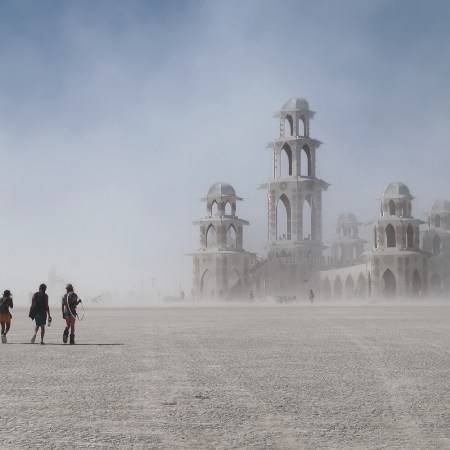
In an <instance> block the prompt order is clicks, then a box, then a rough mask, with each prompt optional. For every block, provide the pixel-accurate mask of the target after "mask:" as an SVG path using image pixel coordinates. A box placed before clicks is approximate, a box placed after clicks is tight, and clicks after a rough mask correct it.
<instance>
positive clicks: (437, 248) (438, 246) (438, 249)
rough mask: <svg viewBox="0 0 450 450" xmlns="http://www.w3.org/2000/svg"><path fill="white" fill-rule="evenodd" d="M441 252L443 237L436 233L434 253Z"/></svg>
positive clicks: (438, 253)
mask: <svg viewBox="0 0 450 450" xmlns="http://www.w3.org/2000/svg"><path fill="white" fill-rule="evenodd" d="M440 254H441V238H440V237H439V236H438V235H437V234H435V235H434V237H433V255H440Z"/></svg>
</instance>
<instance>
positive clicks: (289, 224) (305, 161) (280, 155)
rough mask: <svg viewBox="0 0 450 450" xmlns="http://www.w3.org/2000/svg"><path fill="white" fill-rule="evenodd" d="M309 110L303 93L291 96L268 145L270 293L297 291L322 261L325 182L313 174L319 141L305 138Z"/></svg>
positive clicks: (267, 287)
mask: <svg viewBox="0 0 450 450" xmlns="http://www.w3.org/2000/svg"><path fill="white" fill-rule="evenodd" d="M314 114H315V113H314V112H313V111H311V110H310V109H309V105H308V102H307V101H306V100H305V99H302V98H291V99H290V100H288V101H287V102H286V103H285V104H284V105H283V107H282V109H281V111H279V112H278V113H276V114H275V117H277V118H278V119H279V123H280V135H279V137H278V138H277V139H276V140H275V141H273V142H272V143H270V144H269V145H268V147H269V148H272V149H273V179H272V180H270V181H269V182H268V183H267V184H266V187H267V197H268V258H269V268H268V276H267V277H266V278H267V279H266V289H265V290H266V292H267V293H269V294H278V293H279V294H295V293H298V292H302V291H303V290H305V289H307V288H308V286H307V283H311V281H310V278H311V277H312V275H313V273H314V272H315V271H316V270H317V269H318V268H319V267H320V266H322V264H323V255H322V252H323V249H324V246H323V243H322V192H323V191H326V190H327V189H328V186H329V184H328V183H326V182H325V181H323V180H320V179H318V178H317V177H316V154H317V149H318V148H319V146H320V144H321V142H320V141H318V140H316V139H313V138H311V137H310V120H311V119H312V118H313V117H314Z"/></svg>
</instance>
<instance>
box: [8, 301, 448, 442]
mask: <svg viewBox="0 0 450 450" xmlns="http://www.w3.org/2000/svg"><path fill="white" fill-rule="evenodd" d="M12 312H13V315H14V318H13V322H12V329H11V332H10V334H9V339H8V344H0V355H1V389H0V408H1V409H0V430H1V432H0V448H38V447H39V448H46V449H51V448H68V449H73V448H111V449H116V448H145V449H195V450H197V449H198V450H200V449H255V450H262V449H345V450H348V449H364V450H366V449H402V450H406V449H424V450H431V449H449V448H450V305H438V304H428V305H426V304H421V305H417V304H409V305H400V304H397V305H393V304H391V305H357V306H351V305H342V306H333V305H320V304H317V305H316V304H314V305H309V304H301V305H276V304H273V305H272V304H267V305H264V306H259V305H253V304H249V305H224V306H210V307H207V306H195V305H191V306H168V307H154V308H148V309H134V310H119V309H106V308H104V309H92V308H89V307H87V306H86V315H85V319H84V320H83V321H82V322H78V323H77V327H78V329H77V333H76V340H77V345H76V346H69V345H63V344H62V340H61V335H62V331H63V328H64V325H63V321H62V319H61V318H60V314H56V311H54V314H53V316H54V317H53V324H52V326H51V327H50V328H49V329H48V330H47V331H48V332H47V335H46V342H47V345H44V346H42V345H38V344H34V345H31V344H30V343H29V341H30V338H31V335H32V322H31V320H30V319H28V317H27V311H25V310H24V309H22V310H20V309H17V310H16V309H15V310H13V311H12ZM38 341H39V339H38Z"/></svg>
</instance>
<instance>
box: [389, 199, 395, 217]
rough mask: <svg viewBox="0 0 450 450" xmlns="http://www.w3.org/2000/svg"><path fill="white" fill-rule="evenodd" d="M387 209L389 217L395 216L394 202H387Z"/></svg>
mask: <svg viewBox="0 0 450 450" xmlns="http://www.w3.org/2000/svg"><path fill="white" fill-rule="evenodd" d="M388 208H389V215H390V216H395V203H394V200H391V201H390V202H389V204H388Z"/></svg>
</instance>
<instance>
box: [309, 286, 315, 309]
mask: <svg viewBox="0 0 450 450" xmlns="http://www.w3.org/2000/svg"><path fill="white" fill-rule="evenodd" d="M308 298H309V301H310V302H311V305H312V304H313V302H314V292H313V290H312V289H310V290H309V293H308Z"/></svg>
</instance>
